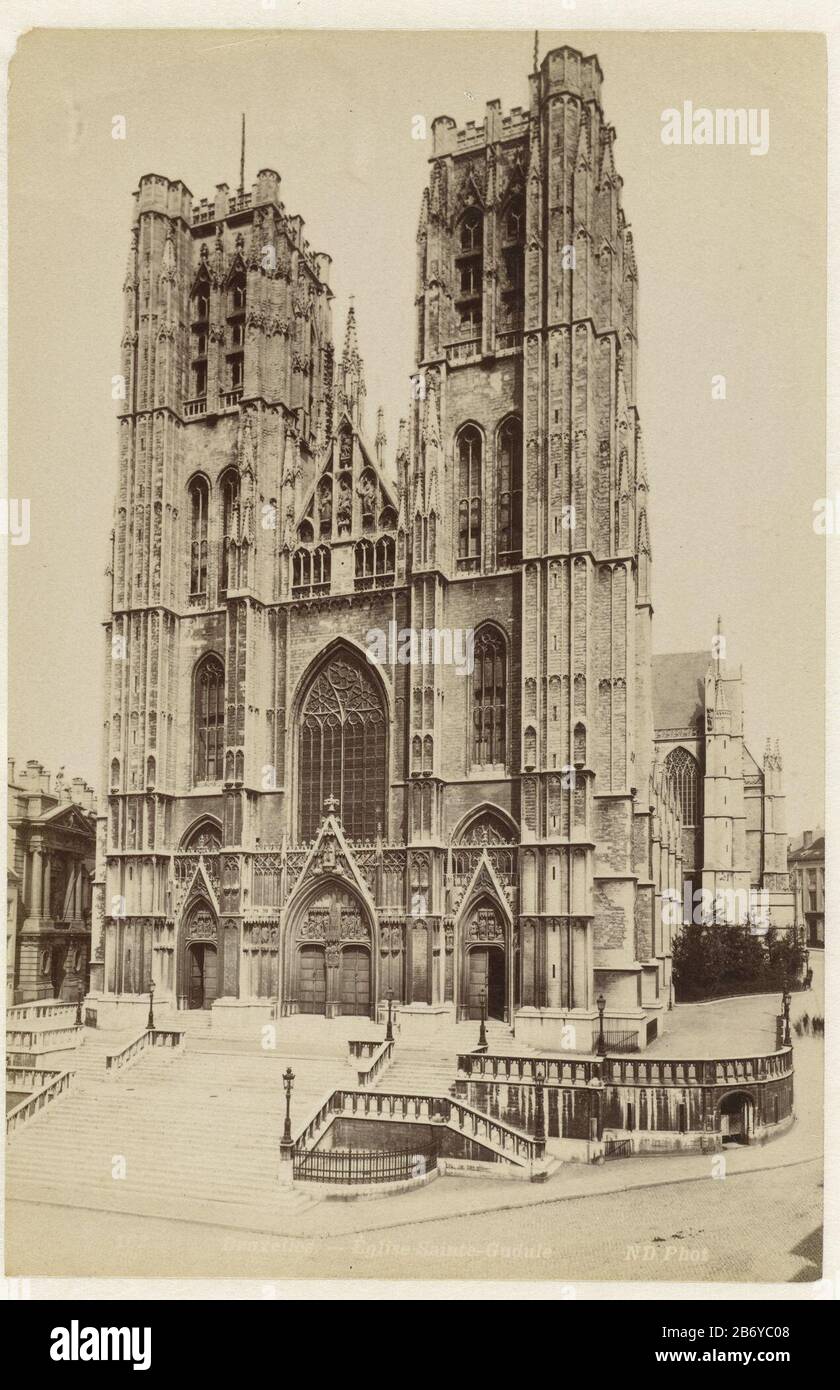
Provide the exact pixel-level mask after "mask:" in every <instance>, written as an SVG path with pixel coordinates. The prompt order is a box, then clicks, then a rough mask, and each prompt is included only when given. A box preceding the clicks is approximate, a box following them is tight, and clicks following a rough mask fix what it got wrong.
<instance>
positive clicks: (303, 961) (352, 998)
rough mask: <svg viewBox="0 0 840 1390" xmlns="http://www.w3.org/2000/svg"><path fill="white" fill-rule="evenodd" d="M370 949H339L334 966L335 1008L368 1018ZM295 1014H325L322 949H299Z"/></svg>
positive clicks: (338, 1010)
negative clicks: (336, 965) (335, 970)
mask: <svg viewBox="0 0 840 1390" xmlns="http://www.w3.org/2000/svg"><path fill="white" fill-rule="evenodd" d="M370 975H371V969H370V950H369V948H368V947H367V946H343V947H342V948H341V955H340V958H339V964H338V981H337V985H338V1001H337V1002H338V1009H337V1010H336V1012H338V1013H341V1014H358V1015H364V1016H365V1017H368V1016H369V1015H370V1004H371V979H370ZM298 1011H299V1012H300V1013H302V1014H326V1012H327V956H326V950H325V948H324V947H323V946H302V947H301V948H300V953H299V956H298Z"/></svg>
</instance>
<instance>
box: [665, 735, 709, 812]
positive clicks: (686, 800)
mask: <svg viewBox="0 0 840 1390" xmlns="http://www.w3.org/2000/svg"><path fill="white" fill-rule="evenodd" d="M665 772H666V775H667V777H668V780H669V781H670V782H671V784H672V786H673V787H674V788H675V790H676V794H677V803H678V805H679V808H680V816H681V818H682V823H683V825H684V826H686V827H688V828H689V829H693V828H695V827H696V826H698V825H699V824H700V814H701V813H700V769H699V766H698V764H697V759H696V758H695V757H694V756H693V755H692V754H691V753H689V751H688V749H687V748H674V749H672V750H671V752H670V753H669V754H668V757H667V758H666V759H665Z"/></svg>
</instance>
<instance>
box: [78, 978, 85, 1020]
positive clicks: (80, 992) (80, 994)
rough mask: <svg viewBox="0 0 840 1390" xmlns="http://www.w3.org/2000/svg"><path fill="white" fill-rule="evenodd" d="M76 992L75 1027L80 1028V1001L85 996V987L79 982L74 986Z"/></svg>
mask: <svg viewBox="0 0 840 1390" xmlns="http://www.w3.org/2000/svg"><path fill="white" fill-rule="evenodd" d="M76 990H77V993H76V1027H77V1028H80V1027H81V1026H82V1000H83V999H84V996H85V987H84V985H83V984H82V982H81V980H80V981H79V983H78V985H77V986H76Z"/></svg>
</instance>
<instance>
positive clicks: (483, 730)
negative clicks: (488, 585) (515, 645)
mask: <svg viewBox="0 0 840 1390" xmlns="http://www.w3.org/2000/svg"><path fill="white" fill-rule="evenodd" d="M506 759H507V650H506V643H505V639H504V637H503V636H502V634H501V632H500V631H499V629H498V628H496V627H493V626H490V625H488V626H485V627H481V628H479V630H478V632H477V633H476V635H475V647H474V664H473V675H472V761H473V763H478V764H481V765H482V766H484V765H487V764H497V765H498V764H502V765H503V764H504V763H505V762H506Z"/></svg>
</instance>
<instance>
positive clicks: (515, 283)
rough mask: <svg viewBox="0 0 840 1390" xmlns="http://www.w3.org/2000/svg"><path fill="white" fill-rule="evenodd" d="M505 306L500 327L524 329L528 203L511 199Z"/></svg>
mask: <svg viewBox="0 0 840 1390" xmlns="http://www.w3.org/2000/svg"><path fill="white" fill-rule="evenodd" d="M501 272H502V273H501V277H500V284H501V291H502V294H501V303H500V306H499V308H500V313H499V325H498V327H499V328H500V329H501V330H503V331H508V332H510V331H514V330H518V329H521V327H522V311H523V305H524V292H525V204H524V202H523V200H522V198H521V197H519V196H516V197H514V198H512V199H511V201H510V202H509V203H508V205H507V208H506V209H505V213H504V216H503V218H502V255H501Z"/></svg>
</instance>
